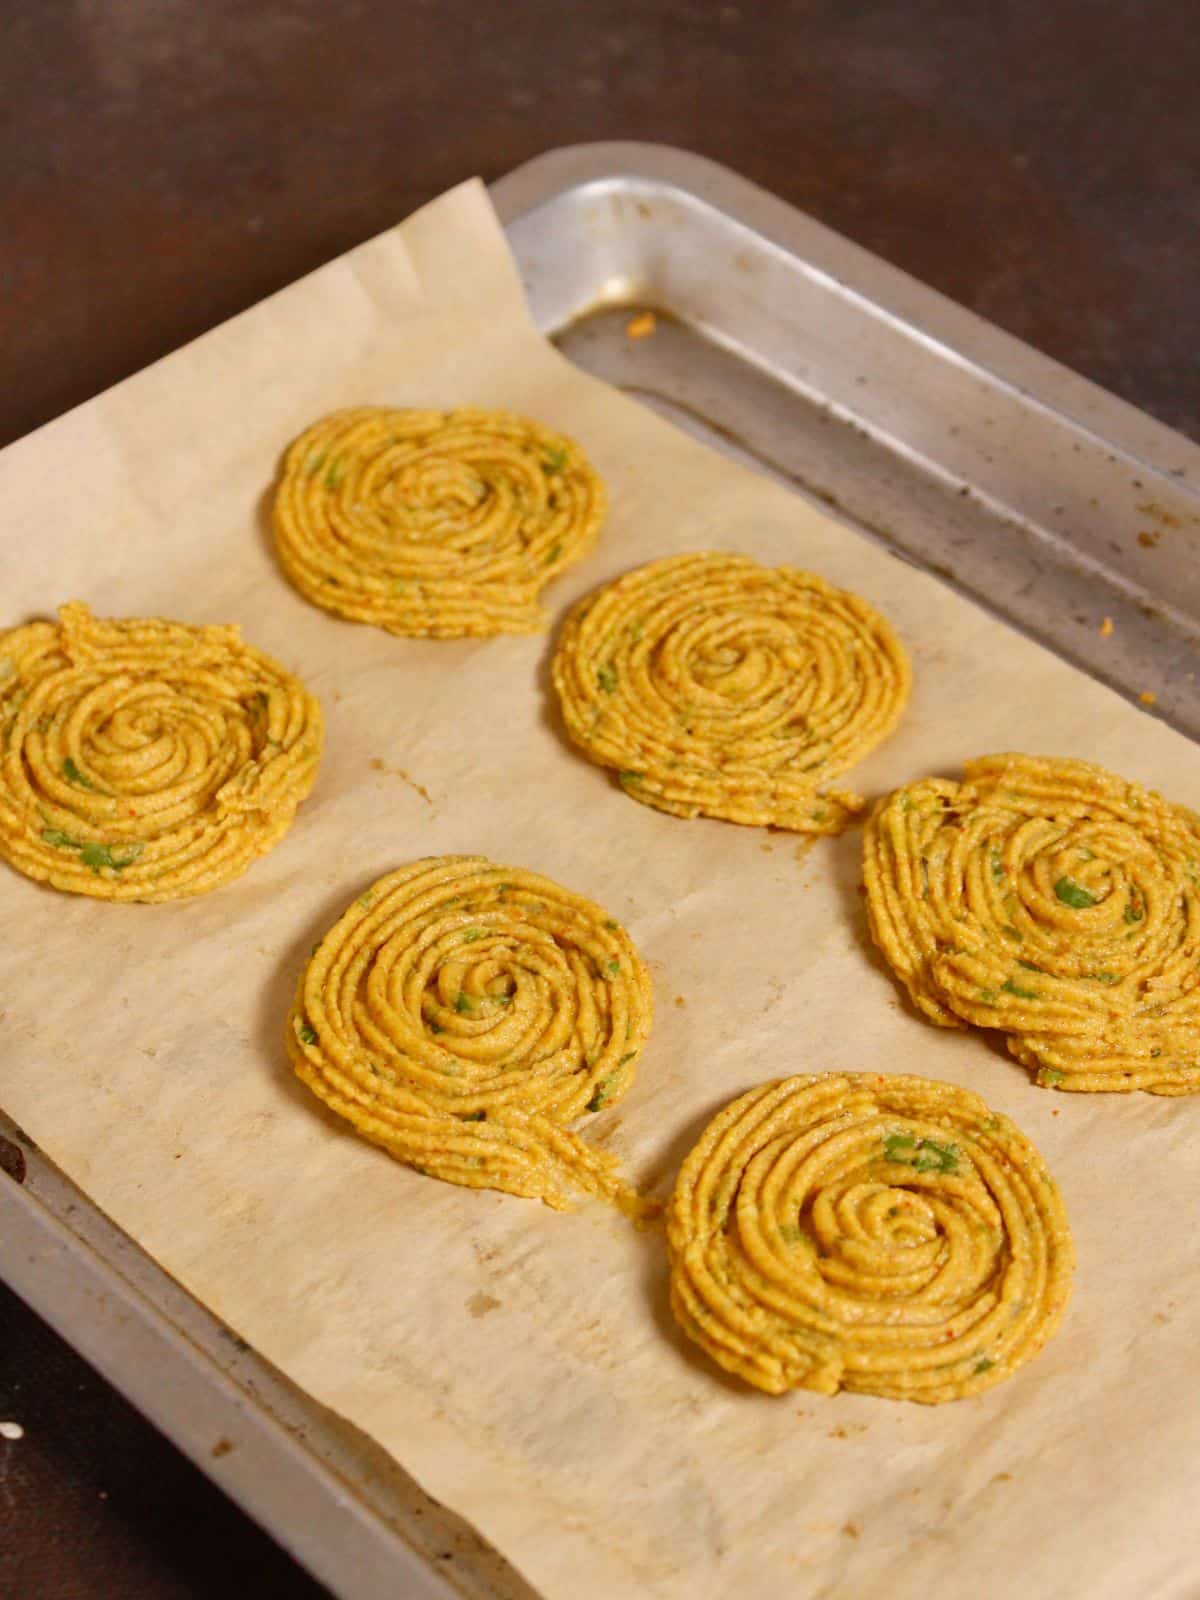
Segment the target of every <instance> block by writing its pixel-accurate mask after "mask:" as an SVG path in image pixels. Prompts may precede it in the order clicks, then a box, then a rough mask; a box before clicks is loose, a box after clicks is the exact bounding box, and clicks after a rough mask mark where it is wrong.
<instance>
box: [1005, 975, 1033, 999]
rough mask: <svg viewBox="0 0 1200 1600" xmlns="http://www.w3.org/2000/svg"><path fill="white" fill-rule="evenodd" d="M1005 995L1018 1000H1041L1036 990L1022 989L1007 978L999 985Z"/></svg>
mask: <svg viewBox="0 0 1200 1600" xmlns="http://www.w3.org/2000/svg"><path fill="white" fill-rule="evenodd" d="M1001 987H1002V988H1003V990H1004V992H1005V994H1011V995H1015V996H1016V997H1017V999H1018V1000H1038V999H1040V998H1041V996H1040V995H1039V993H1038V991H1037V990H1036V989H1022V988H1021V986H1020V985H1019V984H1018V983H1016V982H1015V981H1014V980H1013V979H1012V978H1008V979H1006V980H1005V982H1004V983H1003V984H1002V985H1001Z"/></svg>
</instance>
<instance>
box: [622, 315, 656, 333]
mask: <svg viewBox="0 0 1200 1600" xmlns="http://www.w3.org/2000/svg"><path fill="white" fill-rule="evenodd" d="M657 327H658V318H657V317H656V316H655V315H654V313H653V311H641V312H639V313H638V315H637V316H636V317H630V319H629V321H628V322H627V323H626V324H625V337H626V338H627V339H648V338H649V337H650V335H651V334H652V333H653V332H654V330H655V329H656V328H657Z"/></svg>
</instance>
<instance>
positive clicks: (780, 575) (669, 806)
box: [553, 552, 910, 834]
mask: <svg viewBox="0 0 1200 1600" xmlns="http://www.w3.org/2000/svg"><path fill="white" fill-rule="evenodd" d="M553 675H554V685H555V688H556V690H557V692H558V699H559V703H560V705H561V707H562V713H563V718H564V720H565V722H566V726H567V731H568V733H569V734H570V736H571V739H572V740H573V741H574V743H575V744H576V745H578V746H579V748H580V749H581V750H582V751H583V752H584V753H585V754H586V755H587V756H588V758H589V759H590V760H592V761H594V762H596V763H597V765H599V766H604V767H613V768H615V769H616V770H617V771H618V773H619V775H620V781H621V784H622V786H623V787H624V789H625V790H626V792H627V793H628V794H630V795H632V796H633V797H634V798H635V799H637V800H641V801H644V802H645V804H647V805H651V806H655V807H657V808H658V809H659V810H660V811H667V812H670V813H671V814H672V815H674V816H679V817H695V816H698V815H701V814H703V815H705V816H710V817H722V818H725V819H726V820H727V821H730V822H742V823H749V824H752V825H764V824H767V823H772V824H774V825H775V826H777V827H781V828H789V829H792V830H794V831H796V832H798V833H812V834H828V833H838V832H840V831H841V830H842V829H843V828H845V827H846V826H847V824H848V823H849V822H850V821H852V820H853V818H854V816H855V814H856V813H858V812H860V811H861V810H862V809H863V804H864V803H863V801H862V799H861V798H860V797H859V796H858V795H856V794H849V793H839V794H822V793H819V792H818V786H819V785H820V784H821V783H823V782H826V781H827V780H829V779H831V778H834V777H836V776H837V775H838V774H840V773H842V772H844V771H845V770H846V768H847V767H849V766H851V765H852V764H853V763H854V762H855V761H857V760H858V759H859V758H860V757H862V756H864V755H865V754H866V753H867V751H868V750H870V749H871V748H872V746H874V745H875V744H877V743H878V742H879V741H880V740H881V739H883V738H884V737H885V736H886V735H887V734H888V733H890V732H891V731H892V729H893V728H894V727H895V725H896V723H897V722H898V720H899V718H900V715H901V713H902V712H903V710H904V707H905V704H906V703H907V700H908V694H909V683H910V676H909V666H908V660H907V657H906V656H905V653H904V651H903V649H902V648H901V646H900V643H899V641H898V640H897V638H896V636H895V634H894V633H893V632H892V629H891V627H890V626H889V625H888V623H887V622H886V621H885V620H884V619H883V617H881V616H880V615H879V613H878V612H877V611H875V610H874V609H873V608H872V607H871V606H869V605H868V604H867V602H866V601H865V600H861V599H859V598H858V596H857V595H852V594H847V593H844V592H843V591H841V590H838V589H834V588H832V587H831V586H830V585H829V584H828V583H826V582H825V581H824V580H823V579H822V578H818V577H815V576H814V575H813V574H812V573H810V572H801V571H798V570H797V569H796V568H794V567H774V568H772V567H762V566H759V565H758V563H757V562H755V561H752V560H750V559H749V558H748V557H746V556H732V555H720V554H715V553H711V552H709V553H700V554H695V555H683V556H669V557H667V558H666V559H665V560H662V561H652V562H651V563H650V564H649V565H648V566H644V567H638V568H637V569H636V570H634V571H633V572H629V573H626V574H625V576H624V577H621V578H618V579H617V580H616V582H614V583H610V584H607V585H606V586H605V587H604V588H601V589H598V590H597V591H596V592H595V593H593V594H590V595H587V596H585V598H584V599H583V600H581V601H580V602H579V603H578V604H577V605H576V606H575V607H574V609H573V610H572V611H571V612H570V614H569V616H568V618H567V621H566V623H565V624H564V626H563V629H562V634H561V637H560V638H559V641H558V646H557V649H556V651H555V654H554V666H553Z"/></svg>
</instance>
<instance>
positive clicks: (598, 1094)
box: [587, 1072, 615, 1111]
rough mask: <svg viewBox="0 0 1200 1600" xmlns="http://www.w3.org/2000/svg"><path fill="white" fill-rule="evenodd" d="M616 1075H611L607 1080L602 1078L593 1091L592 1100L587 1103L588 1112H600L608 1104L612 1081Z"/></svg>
mask: <svg viewBox="0 0 1200 1600" xmlns="http://www.w3.org/2000/svg"><path fill="white" fill-rule="evenodd" d="M614 1076H615V1074H613V1073H611V1072H610V1073H609V1075H608V1077H607V1078H601V1079H600V1082H599V1083H598V1084H597V1085H596V1087H595V1090H594V1091H593V1094H592V1098H591V1099H590V1100H589V1101H588V1103H587V1110H588V1111H599V1110H601V1109H602V1108H603V1107H604V1106H606V1105H607V1104H608V1100H609V1094H610V1092H611V1088H612V1081H613V1077H614Z"/></svg>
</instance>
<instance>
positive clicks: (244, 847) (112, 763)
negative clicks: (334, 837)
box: [0, 601, 323, 901]
mask: <svg viewBox="0 0 1200 1600" xmlns="http://www.w3.org/2000/svg"><path fill="white" fill-rule="evenodd" d="M58 616H59V620H58V622H57V623H53V622H31V623H29V624H27V625H26V626H25V627H20V628H13V629H11V630H9V631H8V632H6V633H0V856H2V857H3V858H4V860H6V861H8V862H9V863H10V864H11V865H12V866H14V867H16V868H17V870H18V871H19V872H23V873H25V875H26V876H27V877H30V878H36V879H38V880H39V881H40V882H43V883H49V884H52V885H53V886H54V888H56V889H65V890H67V891H69V892H70V893H73V894H86V895H93V896H95V897H96V898H97V899H101V900H140V901H156V900H179V899H183V898H185V897H186V896H189V895H197V894H205V893H207V892H208V890H210V889H215V888H218V887H219V886H220V885H221V884H223V883H228V882H229V880H230V879H231V878H236V877H238V876H239V875H240V874H241V873H243V872H244V871H245V870H246V868H247V867H248V866H249V865H250V863H251V862H252V861H254V860H255V858H256V857H258V856H261V855H265V854H266V852H267V851H268V850H270V849H271V847H272V846H273V845H275V844H277V843H278V842H279V840H280V839H281V838H282V837H283V835H284V834H285V833H286V832H287V830H288V828H289V827H290V826H291V824H292V819H293V817H294V816H295V814H296V807H297V806H298V805H299V804H300V802H301V801H302V800H303V799H304V797H305V795H307V794H308V792H309V790H310V789H311V788H312V786H313V782H314V780H315V778H316V775H317V765H318V762H319V760H320V755H321V744H322V738H323V732H322V722H321V708H320V706H319V705H318V704H317V702H316V700H314V699H313V697H312V695H311V694H309V693H308V692H307V690H306V689H305V688H304V685H303V684H302V683H300V681H299V680H298V679H297V678H295V677H293V676H292V674H291V673H289V672H285V671H284V669H283V668H282V667H281V666H279V665H278V663H277V662H275V661H272V660H271V658H270V657H269V656H265V655H263V654H262V652H261V651H259V650H255V649H253V648H252V647H251V646H250V645H248V644H246V643H244V642H243V640H242V637H241V634H240V633H239V631H238V629H237V628H236V627H226V626H215V625H212V626H205V627H190V626H188V625H186V624H184V623H181V622H166V621H163V620H161V619H160V618H146V619H140V618H134V619H119V620H106V619H103V618H99V617H94V616H93V615H92V614H91V612H90V611H89V610H88V608H87V606H85V605H83V604H81V603H79V602H78V601H75V602H72V603H70V604H68V605H64V606H62V607H61V608H60V610H59V613H58Z"/></svg>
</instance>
